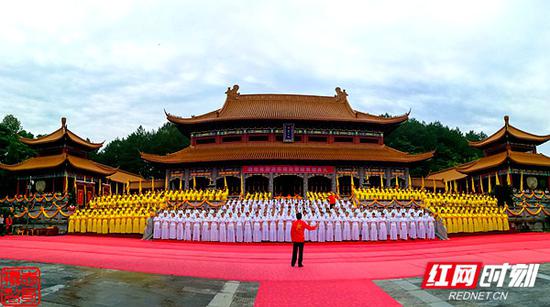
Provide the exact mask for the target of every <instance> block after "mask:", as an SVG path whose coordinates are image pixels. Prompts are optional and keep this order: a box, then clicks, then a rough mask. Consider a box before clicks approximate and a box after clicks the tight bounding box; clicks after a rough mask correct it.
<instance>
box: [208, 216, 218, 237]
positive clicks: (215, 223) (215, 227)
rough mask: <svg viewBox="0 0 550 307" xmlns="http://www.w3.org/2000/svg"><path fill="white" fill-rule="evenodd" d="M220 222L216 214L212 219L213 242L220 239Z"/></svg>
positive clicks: (211, 234) (211, 232)
mask: <svg viewBox="0 0 550 307" xmlns="http://www.w3.org/2000/svg"><path fill="white" fill-rule="evenodd" d="M218 223H219V218H218V215H217V214H215V215H213V216H212V218H211V219H210V241H212V242H218V241H219V240H220V236H219V228H218Z"/></svg>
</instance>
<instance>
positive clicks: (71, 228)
mask: <svg viewBox="0 0 550 307" xmlns="http://www.w3.org/2000/svg"><path fill="white" fill-rule="evenodd" d="M75 217H76V213H73V214H71V215H70V216H69V218H68V221H69V222H68V223H69V224H68V225H67V232H68V233H73V232H74V224H75Z"/></svg>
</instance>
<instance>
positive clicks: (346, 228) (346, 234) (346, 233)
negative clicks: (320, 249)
mask: <svg viewBox="0 0 550 307" xmlns="http://www.w3.org/2000/svg"><path fill="white" fill-rule="evenodd" d="M352 219H353V218H352V217H351V216H350V214H349V212H346V214H345V215H344V217H343V218H342V226H343V232H342V239H343V240H344V241H350V240H351V224H350V223H351V221H352Z"/></svg>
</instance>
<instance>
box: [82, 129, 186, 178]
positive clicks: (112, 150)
mask: <svg viewBox="0 0 550 307" xmlns="http://www.w3.org/2000/svg"><path fill="white" fill-rule="evenodd" d="M188 145H189V140H188V139H187V138H186V137H184V136H183V135H182V134H181V133H180V132H179V130H178V129H177V128H176V126H174V124H172V123H166V124H164V125H163V126H162V127H160V128H159V129H157V130H155V131H146V130H145V129H144V128H143V127H142V126H139V127H138V129H137V130H136V131H134V132H132V133H131V134H130V135H128V136H127V137H125V138H122V139H119V138H117V139H115V140H114V141H112V142H110V143H109V144H107V145H106V146H105V148H103V150H101V151H100V152H98V153H97V154H94V155H92V157H91V158H92V159H94V160H96V161H98V162H100V163H103V164H107V165H110V166H114V167H120V169H123V170H126V171H129V172H133V173H136V174H140V175H142V176H144V177H150V176H154V177H162V176H164V173H163V170H162V169H161V168H159V167H157V166H155V165H152V164H149V163H147V162H145V161H144V160H142V159H141V156H140V152H146V153H152V154H159V155H164V154H168V153H172V152H175V151H178V150H180V149H182V148H185V147H187V146H188Z"/></svg>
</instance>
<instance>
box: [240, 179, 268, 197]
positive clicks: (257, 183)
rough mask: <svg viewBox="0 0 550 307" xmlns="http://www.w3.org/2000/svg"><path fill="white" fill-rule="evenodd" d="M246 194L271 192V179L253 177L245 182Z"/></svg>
mask: <svg viewBox="0 0 550 307" xmlns="http://www.w3.org/2000/svg"><path fill="white" fill-rule="evenodd" d="M245 183H246V188H245V189H246V193H256V192H267V191H268V190H269V178H267V177H265V176H262V175H253V176H250V177H248V178H246V180H245Z"/></svg>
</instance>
